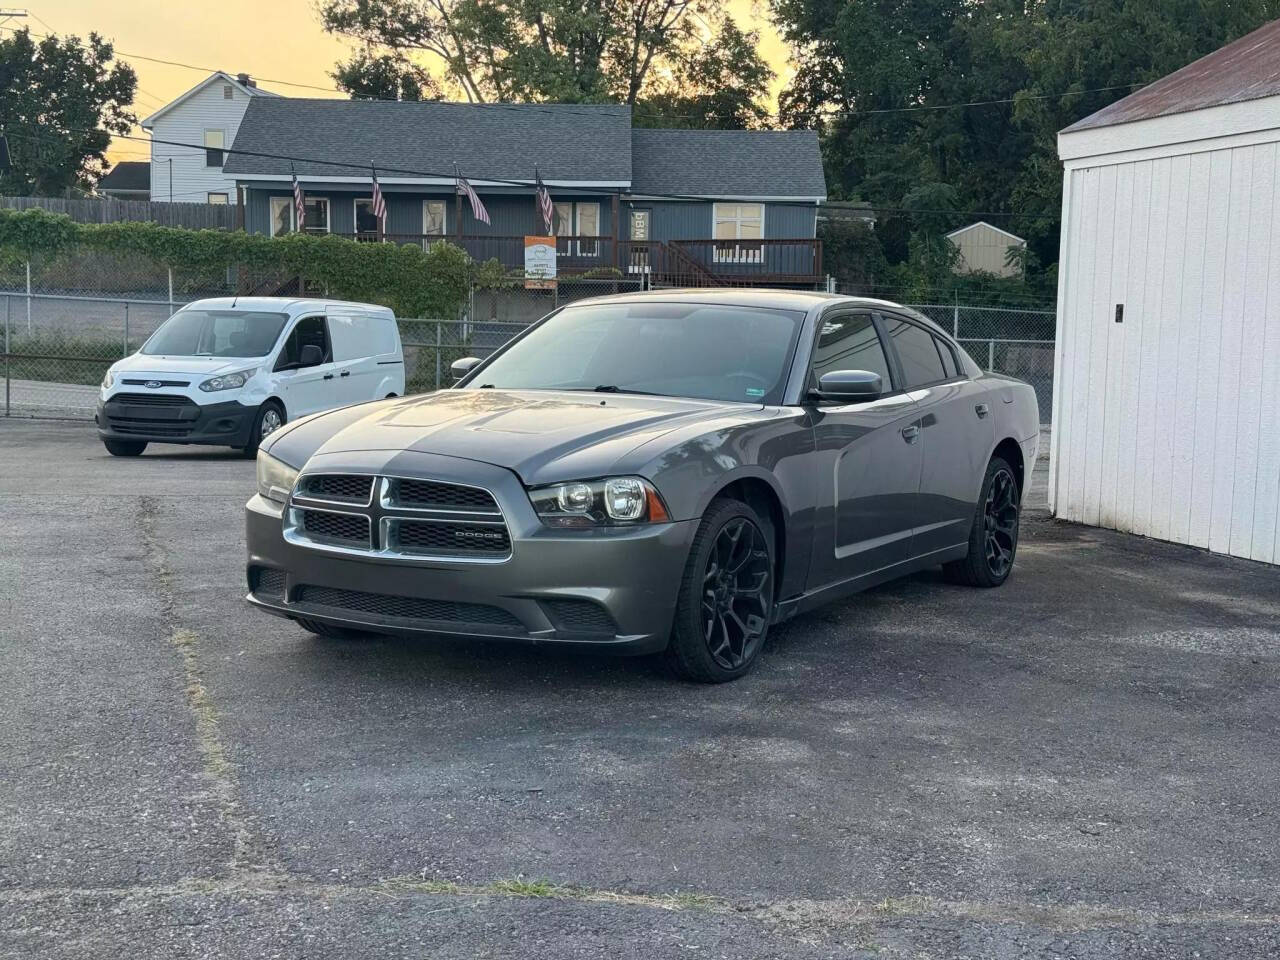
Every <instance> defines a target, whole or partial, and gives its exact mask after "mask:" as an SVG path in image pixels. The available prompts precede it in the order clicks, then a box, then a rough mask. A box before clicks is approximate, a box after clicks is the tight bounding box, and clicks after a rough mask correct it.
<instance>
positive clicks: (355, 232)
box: [351, 195, 377, 240]
mask: <svg viewBox="0 0 1280 960" xmlns="http://www.w3.org/2000/svg"><path fill="white" fill-rule="evenodd" d="M362 203H367V204H369V207H370V213H372V212H373V211H372V207H373V197H372V195H370V196H367V197H352V198H351V235H352V236H353V237H355V238H356V239H357V240H358V239H360V204H362ZM374 221H375V222H377V217H374ZM374 233H377V228H376V227H375V228H374Z"/></svg>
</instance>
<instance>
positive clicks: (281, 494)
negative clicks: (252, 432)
mask: <svg viewBox="0 0 1280 960" xmlns="http://www.w3.org/2000/svg"><path fill="white" fill-rule="evenodd" d="M297 480H298V471H297V470H295V469H293V467H291V466H289V465H288V464H287V463H282V462H281V461H279V460H277V459H276V458H275V457H273V456H271V454H269V453H266V452H264V451H262V450H259V451H258V493H260V494H262V496H263V497H264V498H265V499H267V500H271V501H272V502H274V503H279V504H283V503H285V502H286V501H288V499H289V493H290V491H291V490H293V485H294V483H296V482H297Z"/></svg>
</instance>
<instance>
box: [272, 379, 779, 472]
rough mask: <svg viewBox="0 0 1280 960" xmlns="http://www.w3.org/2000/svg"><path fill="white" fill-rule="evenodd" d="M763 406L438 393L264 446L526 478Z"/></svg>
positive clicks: (596, 462)
mask: <svg viewBox="0 0 1280 960" xmlns="http://www.w3.org/2000/svg"><path fill="white" fill-rule="evenodd" d="M734 408H737V409H741V410H742V411H743V412H744V413H748V414H749V413H753V412H758V411H759V410H760V409H761V408H760V407H758V406H754V405H747V404H723V403H716V402H713V401H705V400H686V399H677V398H672V397H647V396H636V395H632V394H599V393H573V392H570V393H562V392H550V391H544V390H442V391H439V392H437V393H433V394H429V395H427V396H421V397H406V398H398V399H394V400H382V401H378V402H375V403H367V404H360V405H358V406H354V407H347V408H345V409H342V410H335V411H333V412H331V413H327V414H323V415H321V416H318V417H311V418H308V419H307V420H306V421H304V422H302V423H299V424H298V425H297V426H296V427H294V428H293V429H288V428H286V431H285V432H284V433H283V434H282V435H281V436H279V437H278V438H275V439H273V442H272V443H271V445H270V447H269V452H270V453H271V455H272V456H275V457H277V458H279V459H281V460H284V461H285V462H286V463H289V464H291V465H292V466H295V467H301V466H302V465H303V463H305V462H306V460H308V459H310V458H311V457H312V456H314V455H315V454H318V453H324V454H335V453H336V454H341V453H350V452H357V451H373V450H389V451H396V452H399V451H405V450H410V451H417V452H420V453H431V454H438V455H442V456H450V457H463V458H466V459H468V460H479V461H483V462H485V463H492V464H496V465H498V466H502V467H507V468H509V469H511V470H514V471H515V472H516V473H517V474H518V475H519V476H520V477H521V479H522V480H523V481H524V482H525V483H527V484H537V483H553V482H556V481H561V480H569V479H578V478H581V479H586V478H590V477H593V476H602V475H605V474H607V473H608V472H609V471H610V470H611V468H612V467H613V465H614V464H616V463H617V462H618V460H619V459H620V458H621V457H623V456H624V455H625V454H627V453H628V452H629V451H631V450H634V449H635V448H636V447H638V446H640V445H641V444H643V443H646V442H648V441H650V440H653V439H654V438H655V437H658V436H660V435H661V434H663V433H666V432H668V431H670V430H673V429H675V428H676V427H677V426H679V425H681V424H683V423H687V422H689V421H692V420H697V419H705V418H710V417H714V416H722V415H723V414H724V412H725V411H726V410H727V409H734Z"/></svg>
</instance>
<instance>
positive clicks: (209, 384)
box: [200, 367, 258, 393]
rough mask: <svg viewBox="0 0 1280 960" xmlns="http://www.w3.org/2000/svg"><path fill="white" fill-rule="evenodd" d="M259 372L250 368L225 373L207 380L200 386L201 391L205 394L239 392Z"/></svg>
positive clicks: (254, 368) (255, 368)
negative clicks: (223, 391)
mask: <svg viewBox="0 0 1280 960" xmlns="http://www.w3.org/2000/svg"><path fill="white" fill-rule="evenodd" d="M257 372H258V368H257V367H250V368H249V369H248V370H237V371H236V372H235V373H223V374H220V375H218V376H216V377H210V378H209V379H208V380H205V381H204V382H203V383H201V384H200V389H201V390H203V391H204V392H205V393H214V392H216V391H218V390H239V389H240V388H241V387H243V386H244V385H245V384H246V383H248V382H249V378H250V377H252V376H253V375H254V374H255V373H257Z"/></svg>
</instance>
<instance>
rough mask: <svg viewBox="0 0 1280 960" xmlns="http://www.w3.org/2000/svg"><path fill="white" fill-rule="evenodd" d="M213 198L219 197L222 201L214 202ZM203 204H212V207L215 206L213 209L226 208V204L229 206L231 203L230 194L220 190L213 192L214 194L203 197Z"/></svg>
mask: <svg viewBox="0 0 1280 960" xmlns="http://www.w3.org/2000/svg"><path fill="white" fill-rule="evenodd" d="M214 197H221V198H222V199H221V200H215V199H213V198H214ZM205 202H206V203H210V204H212V205H213V206H215V207H217V206H226V205H227V204H229V203H230V202H231V194H229V193H226V192H224V191H222V190H218V191H215V192H213V193H210V194H207V195H206V197H205Z"/></svg>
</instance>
